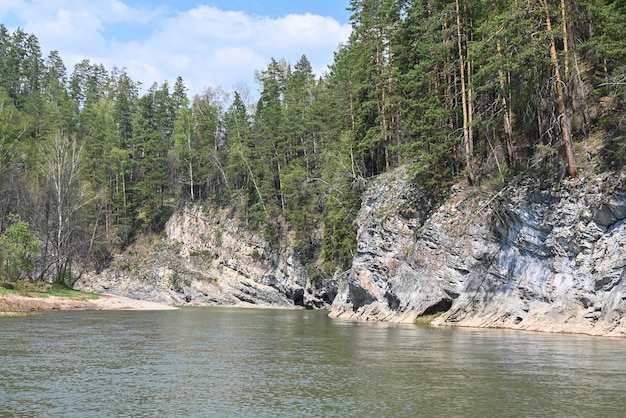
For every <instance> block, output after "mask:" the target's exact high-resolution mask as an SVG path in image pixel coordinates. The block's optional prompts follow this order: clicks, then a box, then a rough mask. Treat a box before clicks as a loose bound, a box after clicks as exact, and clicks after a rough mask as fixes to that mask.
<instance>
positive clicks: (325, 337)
mask: <svg viewBox="0 0 626 418" xmlns="http://www.w3.org/2000/svg"><path fill="white" fill-rule="evenodd" d="M625 356H626V340H624V339H613V338H599V337H586V336H575V335H554V334H540V333H531V332H519V331H510V330H478V329H462V328H432V327H425V326H424V327H422V326H412V325H411V326H409V325H390V324H374V323H355V322H347V321H343V320H338V319H331V318H328V317H327V315H326V313H325V312H319V311H318V312H315V311H290V310H256V309H224V308H189V309H181V310H178V311H163V312H158V311H157V312H131V311H122V312H102V311H97V312H56V313H51V314H45V315H36V316H26V317H6V318H0V361H1V363H0V417H213V416H215V417H240V416H249V417H370V416H371V417H404V416H406V417H419V416H429V417H432V416H458V417H465V416H467V417H498V416H502V417H515V416H518V417H533V416H536V417H546V416H550V417H576V416H580V417H604V416H606V417H616V416H622V415H623V414H624V411H626V394H625V392H624V391H625V390H626V389H625V388H626V361H624V359H625Z"/></svg>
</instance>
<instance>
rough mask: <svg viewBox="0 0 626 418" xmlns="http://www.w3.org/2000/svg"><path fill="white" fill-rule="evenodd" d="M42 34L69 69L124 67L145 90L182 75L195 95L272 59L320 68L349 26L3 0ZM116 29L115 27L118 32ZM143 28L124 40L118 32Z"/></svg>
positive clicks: (115, 2)
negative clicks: (91, 64) (302, 61)
mask: <svg viewBox="0 0 626 418" xmlns="http://www.w3.org/2000/svg"><path fill="white" fill-rule="evenodd" d="M1 1H2V5H0V16H2V14H3V13H4V14H5V15H8V14H9V13H10V12H12V13H13V14H14V15H17V16H19V18H20V19H21V22H18V25H16V26H21V27H23V28H24V30H26V31H27V32H30V33H34V34H35V35H36V36H37V38H39V40H40V43H41V45H42V50H43V52H44V54H47V53H48V52H49V51H50V50H52V49H56V50H58V51H59V52H60V54H61V56H62V58H63V60H64V62H65V64H66V66H67V67H68V71H70V72H71V70H72V68H73V66H74V65H75V64H76V63H77V62H79V61H81V60H83V59H89V60H90V61H92V62H94V63H103V64H104V65H105V66H106V67H107V68H109V69H111V68H112V67H113V66H114V65H115V66H117V67H118V68H126V70H127V71H128V73H129V74H130V75H131V77H132V78H133V79H135V80H137V81H141V82H142V84H143V85H144V86H145V87H149V86H150V85H151V84H152V83H153V82H157V83H161V82H163V81H164V80H168V81H169V82H170V84H171V83H173V82H174V80H175V79H176V77H177V76H179V75H180V76H182V77H183V79H185V81H186V82H187V84H188V85H189V87H190V91H191V92H192V93H200V92H201V91H202V90H203V89H204V88H206V87H217V86H219V85H222V86H226V87H232V86H234V85H235V84H236V83H237V82H245V83H248V84H252V83H253V78H254V71H255V70H258V69H262V68H263V67H264V66H266V65H267V64H268V63H269V59H270V58H276V59H280V58H284V59H286V60H287V61H288V62H290V63H291V64H295V63H296V61H297V60H298V59H299V58H300V56H301V55H302V54H306V55H307V57H308V58H309V60H310V61H311V63H312V65H313V68H314V69H318V71H323V69H325V67H326V65H328V64H330V63H332V59H333V52H334V51H335V50H336V49H337V46H338V45H339V44H340V43H341V42H345V41H346V40H347V38H348V36H349V33H350V26H349V25H341V24H339V23H338V22H336V21H335V20H333V19H332V18H329V17H322V16H317V15H313V14H304V15H297V14H291V15H288V16H285V17H282V18H279V19H270V18H266V17H259V16H252V15H247V14H245V13H243V12H232V11H223V10H219V9H217V8H215V7H209V6H198V7H196V8H194V9H191V10H188V11H184V12H175V13H172V12H171V11H168V10H167V9H166V8H164V7H155V8H153V9H150V10H138V9H134V8H132V7H130V6H128V5H127V4H125V3H124V2H122V1H120V0H84V1H80V2H77V1H73V0H57V1H54V2H51V1H48V0H31V1H21V0H1ZM112 28H115V30H119V31H120V32H118V33H115V31H114V29H112ZM132 28H138V29H140V32H141V31H143V32H142V36H140V37H138V38H137V39H135V40H129V39H130V38H129V35H128V34H127V33H122V32H121V31H126V30H130V29H132Z"/></svg>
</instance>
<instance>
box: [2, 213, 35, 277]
mask: <svg viewBox="0 0 626 418" xmlns="http://www.w3.org/2000/svg"><path fill="white" fill-rule="evenodd" d="M7 221H8V222H9V226H8V227H6V228H5V230H4V231H3V232H2V234H0V261H1V263H2V264H1V268H2V270H1V271H0V272H1V273H2V277H3V278H4V279H5V280H6V279H9V280H17V279H21V278H23V277H25V276H27V277H28V275H29V274H30V273H31V271H32V270H33V268H34V267H35V265H36V264H35V257H36V256H37V255H38V253H39V251H40V248H41V240H40V239H39V238H37V237H36V236H35V235H34V234H33V233H32V232H31V231H30V229H29V227H28V223H26V222H24V221H23V220H22V219H21V218H20V217H19V215H15V214H10V215H9V216H8V217H7Z"/></svg>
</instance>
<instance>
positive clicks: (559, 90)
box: [543, 0, 576, 177]
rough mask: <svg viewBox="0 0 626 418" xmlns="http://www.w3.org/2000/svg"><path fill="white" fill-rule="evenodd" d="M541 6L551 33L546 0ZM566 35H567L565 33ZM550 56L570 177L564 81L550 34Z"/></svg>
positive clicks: (571, 164)
mask: <svg viewBox="0 0 626 418" xmlns="http://www.w3.org/2000/svg"><path fill="white" fill-rule="evenodd" d="M543 7H544V10H545V13H546V30H547V31H548V33H550V34H551V32H552V21H551V20H550V10H549V9H548V4H547V2H546V0H543ZM566 36H567V35H566ZM550 58H551V60H552V67H553V68H554V77H555V88H556V100H557V105H558V109H559V122H560V125H561V138H562V140H563V147H564V148H565V158H566V160H567V172H568V174H569V176H570V177H576V161H575V159H574V150H573V146H572V134H571V131H572V127H571V125H572V124H571V121H570V118H569V114H568V112H567V97H566V96H565V92H564V90H563V84H564V81H563V79H562V78H561V70H560V68H559V58H558V55H557V52H556V44H555V41H554V37H553V36H552V35H550Z"/></svg>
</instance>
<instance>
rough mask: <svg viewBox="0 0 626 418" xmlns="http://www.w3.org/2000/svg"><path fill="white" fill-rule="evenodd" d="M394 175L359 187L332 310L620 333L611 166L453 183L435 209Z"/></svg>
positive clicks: (621, 228)
mask: <svg viewBox="0 0 626 418" xmlns="http://www.w3.org/2000/svg"><path fill="white" fill-rule="evenodd" d="M394 176H395V177H394ZM402 178H403V175H402V172H401V171H400V172H395V173H390V174H387V175H384V176H382V177H381V178H379V179H377V180H375V181H373V182H372V184H370V186H369V188H368V190H367V191H366V194H365V196H364V199H363V204H362V208H361V210H360V212H359V215H358V219H357V223H358V249H357V254H356V257H355V259H354V262H353V265H352V268H351V270H350V272H349V275H348V277H347V279H346V280H344V281H343V282H342V283H341V285H340V290H339V294H338V295H337V298H336V299H335V301H334V303H333V305H332V310H331V315H332V316H335V317H346V318H356V319H364V320H381V321H393V322H412V321H414V320H415V319H416V318H418V317H420V316H425V315H433V317H435V319H434V320H433V321H432V323H433V324H439V325H446V324H450V325H451V324H454V325H462V326H476V327H507V328H519V329H528V330H537V331H549V332H576V333H587V334H593V335H611V336H625V335H626V316H625V312H626V289H625V286H624V281H625V280H624V278H625V276H626V273H625V272H626V221H625V218H626V187H625V186H624V179H623V178H622V177H621V176H620V175H613V176H608V175H604V176H601V177H594V178H579V179H574V180H568V181H563V182H561V183H560V184H558V185H551V186H542V185H541V184H540V182H539V181H538V180H536V179H533V178H531V177H526V178H523V179H519V180H517V181H515V182H513V183H511V184H509V185H508V186H507V187H506V188H504V189H502V190H499V191H498V190H493V191H487V190H483V191H479V190H477V189H469V188H468V189H467V190H462V189H461V188H460V187H456V189H455V190H454V191H453V192H452V193H451V195H450V196H449V197H448V198H447V199H446V200H445V201H444V203H443V204H441V205H439V206H438V207H434V206H433V203H432V202H431V201H430V200H428V199H426V197H425V194H424V192H423V190H422V189H420V188H419V187H416V186H414V185H411V184H409V183H407V182H405V181H403V180H402Z"/></svg>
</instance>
